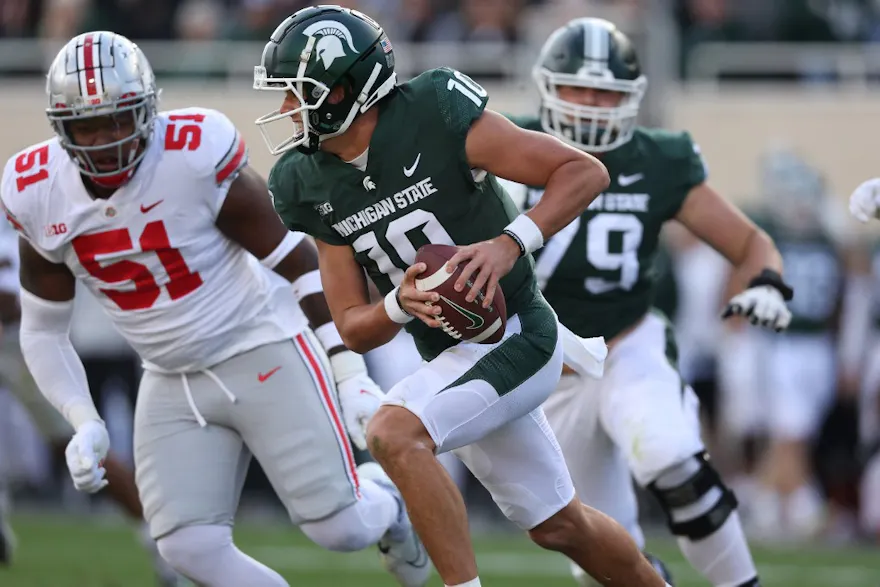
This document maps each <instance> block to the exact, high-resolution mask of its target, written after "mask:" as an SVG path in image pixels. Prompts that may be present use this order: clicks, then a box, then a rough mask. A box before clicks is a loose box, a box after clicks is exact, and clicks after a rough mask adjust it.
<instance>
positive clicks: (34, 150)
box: [0, 138, 69, 238]
mask: <svg viewBox="0 0 880 587" xmlns="http://www.w3.org/2000/svg"><path fill="white" fill-rule="evenodd" d="M66 161H69V156H68V154H67V153H66V152H65V151H64V149H63V148H62V147H61V145H60V143H59V142H58V139H57V138H52V139H49V140H47V141H43V142H42V143H37V144H35V145H31V146H30V147H27V148H26V149H22V150H21V151H19V152H18V153H16V154H15V155H13V156H12V157H10V158H9V160H8V161H7V162H6V166H5V167H4V169H3V179H2V182H0V199H2V203H3V209H4V212H5V214H6V218H7V219H8V220H9V223H10V224H11V225H12V226H13V228H15V229H16V230H17V231H18V232H19V233H21V234H22V235H23V236H25V237H27V238H31V235H35V233H34V232H33V230H34V226H33V224H34V221H35V220H36V219H37V217H38V216H39V209H40V208H41V207H43V206H46V202H47V199H48V197H49V190H50V188H51V187H52V182H53V178H54V177H55V175H56V171H57V169H58V168H59V167H60V165H62V164H63V163H64V162H66Z"/></svg>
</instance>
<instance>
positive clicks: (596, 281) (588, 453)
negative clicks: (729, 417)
mask: <svg viewBox="0 0 880 587" xmlns="http://www.w3.org/2000/svg"><path fill="white" fill-rule="evenodd" d="M534 78H535V81H536V83H537V86H538V90H539V92H540V95H541V108H540V115H539V116H538V117H535V118H531V119H522V120H518V123H519V124H520V125H522V126H523V127H525V128H529V129H533V130H538V131H543V132H546V133H548V134H550V135H553V136H555V137H557V138H559V139H560V140H562V141H564V142H566V143H568V144H569V145H572V146H575V147H577V148H578V149H581V150H582V151H585V152H587V153H591V154H594V155H596V156H597V157H599V158H600V159H601V160H602V162H603V163H604V164H605V165H606V167H607V168H608V171H609V175H610V176H611V185H610V187H609V188H608V190H606V192H605V193H603V194H602V195H600V196H599V197H598V198H597V199H596V200H595V201H593V202H592V204H591V205H590V206H589V208H588V209H587V210H586V211H585V212H584V213H583V214H581V215H580V216H578V217H577V218H576V219H575V220H574V221H573V222H572V223H571V224H569V225H568V226H566V227H565V228H563V229H562V230H560V231H559V232H558V233H557V234H556V235H555V236H554V237H553V238H550V239H548V241H547V243H546V246H545V247H544V248H543V249H542V250H540V251H537V252H536V257H537V258H536V273H537V277H538V283H539V285H540V286H541V288H542V290H543V292H544V295H545V296H546V298H547V300H548V301H549V302H550V304H551V306H553V308H554V309H555V310H556V312H557V314H558V315H559V319H560V322H561V323H562V324H563V326H565V327H567V328H569V329H570V330H571V331H573V332H574V333H575V334H577V335H578V336H581V337H594V336H599V335H602V336H604V337H605V338H606V340H607V341H608V346H609V354H608V358H607V360H606V363H605V374H604V377H603V378H602V379H601V380H599V381H596V380H591V379H586V378H583V377H582V376H581V375H579V374H578V373H576V372H572V370H570V369H567V370H566V373H564V374H563V376H562V378H561V380H560V383H559V387H558V389H557V391H556V392H555V393H554V394H553V395H552V396H551V397H550V399H549V400H548V402H547V403H545V404H544V409H545V411H546V413H547V417H548V419H549V421H550V424H551V427H552V428H553V429H554V431H555V432H556V435H557V437H558V439H559V442H560V444H561V445H562V450H563V453H564V454H565V456H566V460H567V462H568V466H569V470H570V471H571V473H572V477H573V479H574V482H575V487H576V489H577V492H578V495H579V496H581V497H582V498H583V499H584V501H585V502H587V503H589V504H590V505H592V506H594V507H597V508H599V509H600V510H602V511H605V512H606V513H608V514H610V515H611V516H612V517H614V518H616V519H617V520H618V521H620V522H621V523H622V524H623V525H624V526H625V527H627V528H628V529H629V530H630V532H631V533H632V535H633V536H634V537H635V538H636V540H637V541H638V542H640V543H642V542H643V536H642V532H641V529H640V527H639V525H638V519H637V509H636V500H635V495H634V492H633V488H632V485H631V482H630V474H631V473H632V475H633V476H634V477H635V479H636V480H637V481H638V483H639V484H640V485H641V486H643V487H646V488H648V489H649V490H650V491H651V492H652V493H653V494H654V495H655V496H656V497H657V498H658V500H659V502H660V504H661V505H662V507H663V509H664V510H665V513H666V515H667V518H668V523H669V528H670V530H671V531H672V533H673V534H674V535H675V536H676V537H677V538H678V542H679V544H680V546H681V549H682V552H683V553H684V555H685V557H686V558H687V559H688V560H689V561H690V563H691V564H692V565H693V566H694V567H695V568H696V569H697V570H699V571H700V572H701V573H702V574H703V575H704V576H705V577H706V579H708V580H709V581H710V582H711V583H712V584H713V585H716V586H724V587H731V586H743V587H746V586H748V587H752V586H756V585H758V578H757V573H756V571H755V566H754V563H753V561H752V557H751V554H750V552H749V549H748V546H747V544H746V540H745V537H744V535H743V532H742V528H741V524H740V520H739V517H738V515H737V512H736V506H737V502H736V499H735V498H734V496H733V494H732V492H731V491H730V490H729V489H728V488H727V487H726V486H725V484H724V482H723V481H722V480H721V478H720V477H719V475H718V473H717V472H716V471H715V469H714V468H713V465H712V463H711V462H710V461H709V459H708V457H707V455H706V451H705V447H704V446H703V443H702V441H701V439H700V429H699V421H698V417H697V403H698V402H697V398H696V396H695V394H694V393H693V391H692V390H691V389H690V387H689V386H688V385H687V384H686V383H685V382H684V381H683V379H682V377H681V376H680V374H679V372H678V369H677V356H676V355H677V350H676V346H675V340H674V338H673V334H672V330H671V328H670V325H669V323H668V321H667V320H666V319H665V317H664V316H662V315H661V314H660V313H659V312H657V311H654V310H652V297H653V292H654V289H655V281H656V279H655V275H654V273H653V272H652V267H653V265H654V258H655V256H656V253H657V247H658V237H659V235H660V229H661V227H662V226H663V224H664V223H665V222H666V221H668V220H673V219H675V220H678V221H679V222H681V223H682V224H683V225H684V226H685V227H686V228H688V229H689V230H690V231H691V232H692V233H694V235H695V236H697V237H698V238H700V239H701V240H703V241H705V242H706V243H708V244H709V245H711V246H712V247H713V248H715V249H716V250H718V252H719V253H721V254H722V255H723V256H724V257H726V258H727V259H728V260H729V261H730V262H731V263H732V264H733V265H734V266H735V271H736V275H737V277H738V278H739V282H740V283H741V286H740V287H741V289H742V290H743V291H742V293H740V294H739V295H737V296H735V297H733V298H732V299H731V301H730V303H729V304H728V306H727V308H726V311H725V313H724V316H725V317H727V316H732V315H743V316H747V317H748V318H749V320H750V321H751V322H752V323H754V324H760V325H762V326H766V327H769V328H771V329H774V330H782V329H784V328H785V327H786V326H787V325H788V321H789V319H790V314H789V311H788V309H787V308H786V304H785V301H786V300H788V299H790V298H791V296H792V292H791V289H790V288H789V287H788V286H787V285H786V284H785V283H784V282H783V280H782V277H781V275H780V274H781V272H782V261H781V259H780V256H779V253H778V251H777V250H776V247H775V246H774V245H773V242H772V241H771V240H770V238H769V237H768V236H767V234H766V233H764V232H763V231H761V230H760V229H758V228H757V227H756V226H755V225H754V224H753V223H751V222H750V221H749V220H748V219H746V217H745V216H744V215H743V214H742V213H740V212H739V211H738V210H737V209H736V208H734V207H733V206H731V205H730V204H729V203H728V202H727V201H726V200H724V199H723V198H722V197H720V196H719V195H718V194H717V193H716V192H715V191H714V190H713V189H712V188H711V187H709V186H708V185H707V183H706V176H707V172H706V166H705V165H704V163H703V159H702V157H701V156H700V151H699V148H698V147H697V146H696V145H695V144H694V143H693V142H692V140H691V138H690V136H689V135H688V134H687V133H683V132H671V131H666V130H660V129H646V128H641V127H638V126H637V125H636V117H637V115H638V113H639V104H640V102H641V99H642V96H643V95H644V93H645V88H646V85H647V80H646V78H645V76H644V75H643V74H642V73H641V71H640V68H639V63H638V60H637V58H636V54H635V51H634V48H633V46H632V44H631V42H630V40H629V39H628V38H627V37H626V36H625V35H624V34H623V33H622V32H620V31H619V30H618V29H617V28H616V27H615V26H614V25H613V24H612V23H610V22H608V21H605V20H601V19H595V18H583V19H576V20H573V21H571V22H570V23H568V24H567V25H566V26H563V27H561V28H560V29H558V30H557V31H555V32H554V33H553V34H552V35H551V36H550V38H549V39H548V40H547V42H546V43H545V45H544V47H543V49H542V51H541V54H540V57H539V59H538V62H537V64H536V66H535V68H534ZM528 185H532V186H536V185H537V186H540V184H528ZM544 194H546V192H544V191H543V188H532V189H530V193H529V194H528V197H527V200H528V204H529V205H535V206H540V202H541V199H542V197H546V196H545V195H544ZM573 571H574V572H575V574H576V576H577V577H578V579H579V580H581V581H582V582H584V583H586V582H587V581H586V578H584V577H583V574H582V573H581V572H580V570H579V569H573Z"/></svg>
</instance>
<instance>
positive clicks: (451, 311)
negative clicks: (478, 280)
mask: <svg viewBox="0 0 880 587" xmlns="http://www.w3.org/2000/svg"><path fill="white" fill-rule="evenodd" d="M457 250H458V248H457V247H454V246H450V245H425V246H423V247H421V248H420V249H419V250H418V251H417V252H416V261H415V262H416V263H424V264H425V265H427V267H428V268H427V269H426V270H425V271H424V272H423V273H422V274H421V275H420V276H419V277H417V278H416V288H417V289H418V290H419V291H435V292H437V293H438V294H440V301H439V302H437V304H438V305H439V306H440V308H441V313H440V314H439V315H438V316H437V319H438V320H439V321H440V323H441V324H442V325H443V326H442V327H443V331H444V332H446V334H448V335H449V336H451V337H452V338H454V339H456V340H458V341H466V342H474V343H481V344H494V343H496V342H499V341H500V340H501V338H502V337H503V336H504V328H505V326H506V324H507V304H506V303H505V302H504V293H502V291H501V286H500V285H499V286H498V288H497V289H496V290H495V298H494V299H493V300H492V304H491V305H490V306H489V307H488V308H483V306H482V302H483V299H484V298H483V294H482V293H480V295H478V296H477V299H475V300H474V301H473V302H468V301H467V300H465V296H467V293H468V291H470V287H471V282H470V281H468V285H467V287H466V288H464V289H463V290H462V291H460V292H458V291H455V280H456V279H458V276H459V275H461V267H456V269H455V271H454V272H452V273H449V272H447V270H446V262H447V261H448V260H449V259H451V258H452V256H453V255H455V253H456V251H457Z"/></svg>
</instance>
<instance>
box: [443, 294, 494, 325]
mask: <svg viewBox="0 0 880 587" xmlns="http://www.w3.org/2000/svg"><path fill="white" fill-rule="evenodd" d="M440 299H441V300H443V301H444V302H446V303H447V304H449V305H450V306H452V309H453V310H456V311H457V312H458V313H459V314H461V315H462V316H464V317H465V318H467V319H468V320H470V321H471V325H470V326H468V327H467V330H476V329H478V328H482V327H483V324H484V323H485V322H486V321H485V320H483V317H482V316H480V315H479V314H475V313H473V312H471V311H470V310H467V309H465V308H462V307H461V306H459V305H458V304H456V303H455V302H453V301H452V300H450V299H449V298H447V297H446V296H440Z"/></svg>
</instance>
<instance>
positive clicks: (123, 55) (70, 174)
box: [0, 31, 430, 587]
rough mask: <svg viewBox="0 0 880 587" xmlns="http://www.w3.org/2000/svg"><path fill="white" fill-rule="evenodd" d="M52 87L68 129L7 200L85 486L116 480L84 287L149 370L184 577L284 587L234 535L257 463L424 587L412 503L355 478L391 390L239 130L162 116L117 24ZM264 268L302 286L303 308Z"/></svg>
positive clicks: (28, 155)
mask: <svg viewBox="0 0 880 587" xmlns="http://www.w3.org/2000/svg"><path fill="white" fill-rule="evenodd" d="M47 91H48V94H49V108H48V109H47V114H48V117H49V121H50V123H51V124H52V127H53V128H54V130H55V134H56V136H55V137H54V138H52V139H50V140H48V141H45V142H43V143H40V144H37V145H34V146H32V147H28V148H27V149H25V150H23V151H21V152H20V153H18V154H17V155H14V156H13V157H12V158H11V159H10V160H9V162H8V163H7V164H6V167H5V170H4V172H3V180H2V191H0V195H2V201H3V205H4V206H5V208H6V212H7V215H8V217H9V219H10V220H11V221H12V223H13V225H14V226H15V227H16V229H17V230H18V231H19V233H20V234H21V235H22V238H21V240H20V252H21V255H20V256H21V271H20V274H21V288H22V289H21V308H22V326H21V348H22V352H23V354H24V357H25V360H26V361H27V364H28V367H29V368H30V370H31V372H32V374H33V376H34V379H35V380H36V382H37V385H38V386H39V388H40V390H41V391H42V392H43V394H44V395H45V396H46V397H47V399H49V401H50V402H51V403H52V404H53V405H54V406H55V407H56V408H57V409H58V411H59V412H61V414H62V415H64V417H65V418H66V419H67V421H68V422H69V423H70V424H71V425H72V426H73V428H74V429H75V430H76V433H75V434H74V436H73V439H72V440H71V441H70V444H69V445H68V447H67V451H66V457H67V465H68V468H69V469H70V474H71V476H72V478H73V481H74V484H75V486H76V487H77V488H78V489H80V490H83V491H88V492H95V491H98V490H100V489H101V488H102V487H104V486H105V485H106V484H107V480H106V479H105V478H104V477H105V470H104V468H103V466H102V462H103V459H104V457H105V456H106V453H107V449H108V437H107V430H106V428H105V426H104V423H103V422H102V421H101V419H100V418H99V416H98V413H97V412H96V410H95V406H94V404H93V402H92V399H91V397H90V396H89V392H88V386H87V383H86V379H85V375H84V372H83V369H82V363H81V362H80V360H79V358H78V357H77V355H76V353H75V352H74V350H73V348H72V347H71V344H70V340H69V337H68V329H69V325H70V318H71V311H72V308H73V294H74V285H75V282H76V280H81V281H82V282H83V283H84V284H85V285H86V286H87V287H88V288H89V290H90V291H91V292H92V293H93V294H94V295H95V296H96V297H97V299H98V300H99V302H100V303H101V304H102V305H103V307H104V309H105V310H106V311H107V313H108V314H109V315H110V317H111V319H112V320H113V322H114V324H115V326H116V327H117V328H118V329H119V330H120V332H121V333H122V334H123V336H125V338H126V339H127V340H128V341H129V343H130V344H131V345H132V347H133V348H134V349H135V350H136V351H137V352H138V354H139V355H140V356H141V358H142V359H143V363H144V368H145V373H144V376H143V378H142V380H141V384H140V388H139V392H138V401H137V407H136V410H135V424H134V427H135V430H134V452H135V467H136V481H137V486H138V490H139V493H140V497H141V501H142V502H143V505H144V515H145V517H146V519H147V521H148V522H149V524H150V529H151V533H152V536H153V537H154V538H155V539H156V541H157V544H158V547H159V552H160V553H161V554H162V556H163V557H164V558H165V560H166V561H168V563H169V564H170V565H171V566H172V567H174V568H175V569H176V570H177V571H178V572H180V573H181V574H183V575H185V576H186V577H188V578H189V579H191V580H193V581H195V582H196V583H198V584H200V585H206V586H210V587H227V586H228V587H240V586H242V585H247V586H248V587H264V586H265V587H270V586H271V587H274V586H286V585H287V582H286V581H285V580H284V579H283V578H282V577H281V576H280V575H278V574H277V573H276V572H274V571H272V570H271V569H269V568H267V567H265V566H264V565H262V564H260V563H259V562H257V561H255V560H253V559H252V558H250V557H248V556H247V555H245V554H244V553H242V552H241V551H239V550H238V549H237V548H236V547H235V545H234V544H233V542H232V523H233V517H234V514H235V510H236V508H237V504H238V498H239V495H240V492H241V485H242V482H243V481H244V475H245V472H246V470H247V466H248V463H249V461H250V458H251V455H253V456H255V457H256V458H257V459H258V460H259V461H260V463H261V465H262V467H263V470H264V471H265V472H266V474H267V476H268V478H269V480H270V481H271V483H272V485H273V487H274V488H275V491H276V492H277V494H278V496H279V497H280V498H281V500H282V502H283V503H284V504H285V506H286V507H287V510H288V512H289V514H290V517H291V519H292V520H293V521H294V523H296V524H298V525H299V526H300V527H301V529H302V531H303V532H304V533H305V534H306V535H307V536H309V537H310V538H311V539H312V540H313V541H315V542H316V543H318V544H319V545H321V546H323V547H325V548H328V549H331V550H337V551H354V550H360V549H363V548H366V547H367V546H369V545H371V544H377V543H378V545H379V548H380V551H381V553H382V557H383V561H384V563H385V566H386V568H387V569H388V570H389V571H390V572H391V573H392V574H393V575H394V576H395V578H396V579H397V581H398V582H399V583H400V584H401V585H404V586H407V587H409V586H413V587H416V586H420V585H423V584H424V583H425V581H426V580H427V577H428V574H429V573H430V567H429V565H428V561H427V557H426V555H425V553H424V550H423V548H422V546H421V544H420V543H419V541H418V538H417V537H416V535H415V533H414V532H413V530H412V526H411V524H410V522H409V519H408V517H407V514H406V510H405V508H404V506H403V502H402V500H401V498H400V496H399V493H398V492H397V490H396V488H395V487H394V486H393V485H392V484H391V483H390V481H389V480H388V478H387V476H385V475H384V473H383V472H382V471H381V468H379V467H378V465H376V464H374V463H371V464H368V465H365V466H362V467H360V468H358V469H356V468H355V463H354V459H353V456H352V451H351V446H350V444H349V438H348V434H350V435H351V436H352V440H353V441H354V442H355V443H356V444H360V445H361V446H364V447H365V446H366V444H365V440H364V434H365V426H366V422H367V420H368V419H369V418H370V416H371V415H372V413H373V412H374V411H375V409H376V408H377V407H378V404H379V399H380V397H379V396H380V395H381V393H380V392H379V391H378V388H377V387H376V386H375V384H374V383H373V382H372V380H370V379H369V377H368V376H367V375H366V369H365V366H364V363H363V360H362V358H361V357H360V356H359V355H356V354H355V353H353V352H351V351H348V350H347V349H345V347H344V346H342V341H341V338H340V336H339V333H338V332H337V331H336V330H335V327H334V326H333V324H332V322H331V321H330V314H329V311H328V310H327V306H326V303H325V301H324V298H323V293H322V291H321V287H320V279H319V273H318V271H317V269H318V265H317V257H316V252H315V248H314V246H313V244H312V243H311V242H310V241H306V240H302V235H300V234H297V233H291V232H289V231H288V230H287V229H286V228H285V227H284V225H283V224H282V222H281V220H280V219H279V218H278V215H277V214H276V212H275V210H274V208H273V205H272V200H271V194H270V193H269V192H268V189H267V187H266V183H265V182H264V181H263V179H262V178H261V177H260V176H259V175H258V174H257V173H256V172H254V171H253V170H252V169H251V168H249V167H248V166H247V150H246V147H245V145H244V143H243V141H242V139H241V137H240V136H239V134H238V132H237V131H236V129H235V127H234V126H233V125H232V123H231V122H230V121H229V120H228V119H227V118H226V117H225V116H224V115H223V114H221V113H220V112H217V111H213V110H207V109H200V108H190V109H185V110H176V111H170V112H157V100H158V90H157V89H156V84H155V78H154V76H153V72H152V70H151V68H150V66H149V64H148V62H147V60H146V58H145V57H144V55H143V53H142V52H141V50H140V49H139V48H138V47H137V46H136V45H134V44H133V43H131V42H130V41H129V40H128V39H126V38H124V37H122V36H120V35H116V34H114V33H111V32H106V31H101V32H92V33H85V34H82V35H79V36H77V37H75V38H74V39H72V40H71V41H69V42H68V43H67V44H66V45H65V46H64V48H63V49H62V50H61V51H60V53H59V54H58V56H57V57H56V58H55V60H54V62H53V63H52V65H51V67H50V69H49V74H48V83H47ZM254 258H256V259H259V262H260V263H261V264H262V265H263V266H264V267H266V268H269V269H272V270H274V271H275V272H276V273H278V274H279V275H281V276H282V277H284V278H286V279H288V280H289V281H291V282H293V288H294V294H295V295H296V297H297V299H298V300H299V301H300V307H301V308H302V311H300V309H299V308H298V307H297V306H296V305H293V304H289V303H286V302H285V301H284V299H283V297H284V296H280V295H277V293H278V289H277V288H273V287H272V284H271V282H270V280H269V277H268V275H267V274H266V271H265V270H264V269H262V268H261V267H260V266H259V265H258V264H257V262H256V261H255V260H254ZM303 312H304V313H305V315H303ZM306 316H307V317H308V320H307V319H306ZM310 324H311V327H312V328H310V327H309V325H310ZM328 355H329V358H328ZM331 369H332V371H331ZM334 381H335V384H336V385H335V388H334ZM346 428H347V431H348V434H346ZM359 473H360V475H359Z"/></svg>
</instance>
